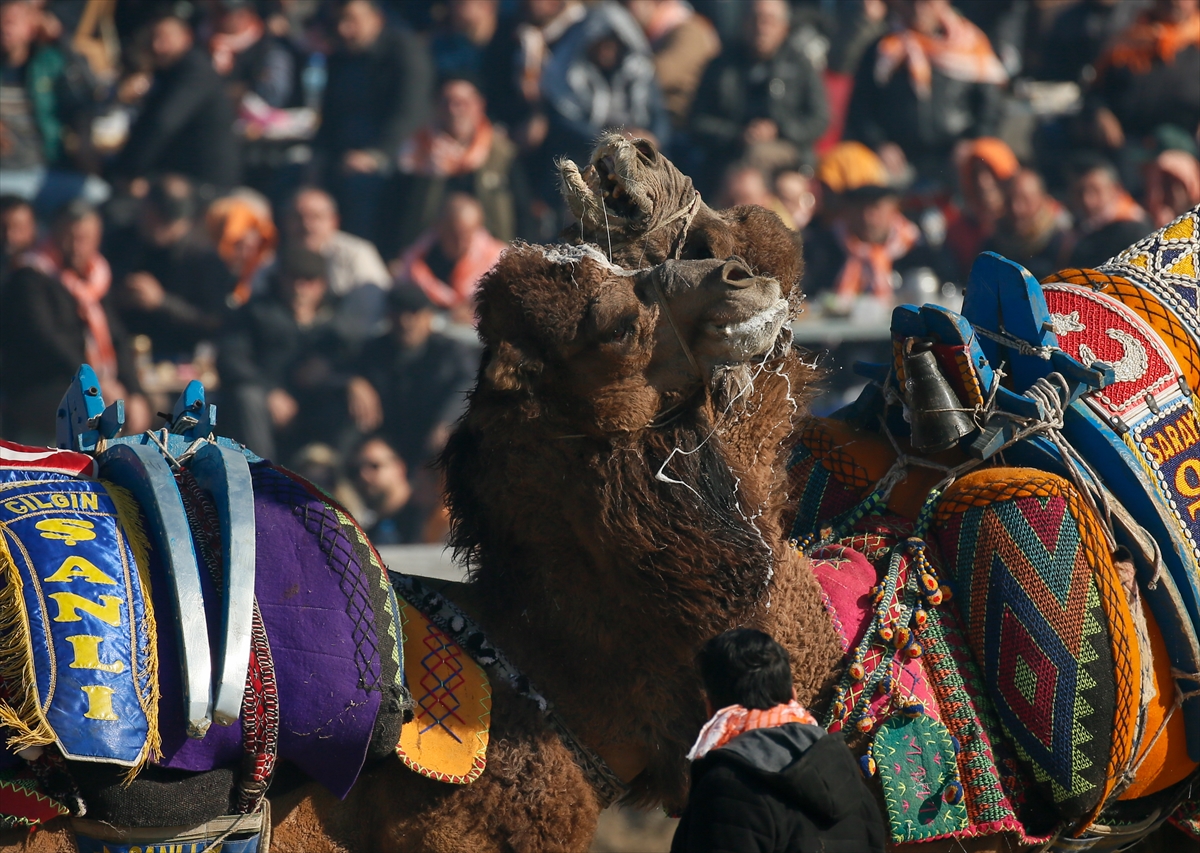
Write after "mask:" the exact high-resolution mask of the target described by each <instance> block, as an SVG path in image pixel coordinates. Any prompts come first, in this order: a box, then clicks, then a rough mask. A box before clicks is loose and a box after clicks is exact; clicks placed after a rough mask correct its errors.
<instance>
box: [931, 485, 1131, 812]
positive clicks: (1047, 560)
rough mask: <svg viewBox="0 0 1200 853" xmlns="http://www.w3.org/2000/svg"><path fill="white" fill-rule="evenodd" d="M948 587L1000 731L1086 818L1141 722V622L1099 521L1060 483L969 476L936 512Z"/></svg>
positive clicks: (1049, 789) (1063, 806) (1064, 803)
mask: <svg viewBox="0 0 1200 853" xmlns="http://www.w3.org/2000/svg"><path fill="white" fill-rule="evenodd" d="M937 528H938V530H937V534H938V540H939V542H940V545H941V551H942V553H943V555H944V557H945V567H946V570H947V578H948V579H949V580H950V582H951V585H952V586H953V587H954V589H955V601H956V603H957V605H958V609H959V612H960V613H962V614H963V615H964V619H965V621H966V624H967V627H968V633H967V636H968V637H969V639H970V644H971V648H972V650H973V651H974V653H975V657H976V660H978V661H979V662H980V665H981V668H982V670H983V676H984V683H985V684H987V685H988V689H989V693H990V696H991V698H992V700H993V702H994V704H995V707H996V710H997V712H998V716H999V718H1000V722H1001V725H1002V726H1003V728H1004V731H1005V732H1006V733H1007V734H1008V736H1009V737H1010V738H1011V740H1012V742H1013V744H1014V746H1015V747H1016V750H1017V754H1018V755H1019V757H1020V759H1021V761H1022V763H1023V764H1024V765H1025V766H1026V767H1027V768H1028V769H1029V770H1030V771H1031V772H1032V774H1033V776H1034V778H1035V779H1036V780H1037V781H1038V783H1039V784H1040V785H1041V786H1042V788H1043V790H1044V792H1045V793H1046V794H1047V795H1048V796H1049V797H1050V799H1051V800H1052V801H1053V802H1054V804H1055V806H1056V807H1057V809H1058V811H1059V812H1060V813H1061V814H1062V815H1063V816H1064V817H1065V818H1068V819H1071V820H1078V819H1080V818H1085V819H1086V818H1088V817H1090V816H1092V815H1093V814H1094V813H1095V811H1096V810H1097V809H1098V808H1099V807H1100V806H1101V805H1102V804H1103V803H1104V801H1105V800H1106V799H1107V797H1108V795H1109V793H1110V791H1111V790H1112V787H1113V785H1114V784H1115V783H1116V781H1117V779H1118V778H1119V777H1120V776H1121V775H1122V774H1123V773H1124V770H1125V768H1126V766H1127V763H1128V761H1129V758H1130V752H1131V750H1132V743H1133V736H1134V727H1135V726H1136V723H1137V718H1138V697H1139V696H1140V662H1139V657H1138V649H1137V644H1136V640H1135V639H1134V634H1133V626H1132V620H1131V617H1130V614H1129V609H1128V605H1127V604H1126V602H1125V597H1124V592H1123V590H1122V588H1121V585H1120V580H1119V578H1118V577H1117V574H1116V570H1115V568H1114V567H1113V565H1112V561H1111V559H1110V558H1109V554H1108V550H1107V548H1106V547H1105V543H1104V540H1103V539H1102V538H1101V535H1100V531H1099V529H1098V524H1097V522H1096V521H1095V520H1094V519H1093V518H1092V517H1091V515H1090V514H1089V513H1087V511H1086V510H1085V509H1084V507H1083V504H1082V501H1081V500H1080V499H1079V497H1078V496H1077V494H1076V493H1075V491H1074V490H1073V489H1072V488H1071V487H1070V485H1069V484H1068V483H1067V482H1066V481H1065V480H1063V479H1061V478H1059V477H1055V476H1053V475H1049V474H1044V473H1042V472H1039V471H1031V470H1028V469H1002V468H997V469H988V470H982V471H975V472H973V473H971V474H968V475H967V476H965V477H963V478H962V479H961V480H959V481H958V482H957V483H955V484H954V485H953V486H951V488H950V489H948V490H947V493H946V495H945V497H944V498H943V500H942V502H941V504H940V505H939V507H938V511H937Z"/></svg>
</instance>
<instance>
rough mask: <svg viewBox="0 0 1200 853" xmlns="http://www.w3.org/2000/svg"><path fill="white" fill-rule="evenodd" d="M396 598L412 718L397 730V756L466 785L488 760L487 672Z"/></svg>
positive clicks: (489, 699) (489, 705)
mask: <svg viewBox="0 0 1200 853" xmlns="http://www.w3.org/2000/svg"><path fill="white" fill-rule="evenodd" d="M399 601H400V624H401V628H402V630H403V633H404V675H405V678H406V679H407V682H408V688H409V690H410V691H411V692H412V696H413V701H414V707H413V710H414V717H413V719H412V721H411V722H408V723H405V724H404V728H403V729H401V731H400V743H399V744H398V745H397V746H396V754H397V755H399V756H400V759H401V760H402V761H403V762H404V764H405V766H406V767H408V768H409V769H411V770H413V771H414V772H416V773H420V774H421V775H422V776H425V777H427V778H429V779H436V780H437V781H439V782H450V783H452V784H455V785H466V784H467V783H469V782H473V781H475V779H477V778H478V777H479V774H480V773H482V772H483V768H484V767H485V766H486V764H487V745H488V731H489V728H490V725H491V715H492V692H491V685H490V683H489V682H488V677H487V674H486V673H485V672H484V671H483V668H482V667H481V666H480V665H479V664H478V663H476V661H475V659H474V658H473V657H472V656H471V655H469V654H467V653H466V652H465V651H464V650H463V649H462V647H461V646H459V645H458V644H457V643H455V642H454V641H453V640H451V639H450V637H448V636H447V635H446V634H445V633H444V632H443V631H442V630H441V629H440V628H438V627H437V626H436V625H434V624H433V623H432V622H430V621H429V619H428V618H426V616H425V615H424V614H423V613H421V611H419V610H417V609H416V607H414V606H413V605H412V604H411V603H410V602H408V601H406V600H404V599H403V598H400V599H399Z"/></svg>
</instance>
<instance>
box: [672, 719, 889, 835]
mask: <svg viewBox="0 0 1200 853" xmlns="http://www.w3.org/2000/svg"><path fill="white" fill-rule="evenodd" d="M883 849H884V828H883V819H882V818H881V817H880V814H879V808H878V806H877V805H876V804H875V799H874V797H873V796H872V795H871V792H870V791H869V790H868V789H867V786H866V784H865V783H864V782H863V779H862V774H861V773H860V772H859V769H858V765H857V763H856V762H855V760H854V756H853V755H851V753H850V750H849V749H848V748H847V747H846V744H845V741H843V740H842V738H841V736H840V735H830V734H826V732H825V731H824V729H822V728H820V727H819V726H810V725H803V724H801V723H788V724H786V725H782V726H776V727H773V728H762V729H753V730H751V731H748V732H746V733H744V734H741V735H738V736H737V737H735V738H734V739H733V740H731V741H730V742H729V743H728V744H726V745H725V746H723V747H720V748H719V749H714V750H712V751H711V752H710V753H708V754H707V755H705V756H704V757H703V758H701V759H699V760H697V761H696V762H695V763H694V764H693V765H692V792H691V796H690V797H689V799H688V804H687V808H686V809H685V810H684V812H683V818H682V820H680V822H679V827H678V828H677V829H676V831H675V839H674V841H673V842H672V844H671V853H808V851H818V850H820V851H826V853H873V851H880V853H882V851H883Z"/></svg>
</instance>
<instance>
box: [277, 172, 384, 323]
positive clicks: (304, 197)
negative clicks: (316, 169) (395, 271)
mask: <svg viewBox="0 0 1200 853" xmlns="http://www.w3.org/2000/svg"><path fill="white" fill-rule="evenodd" d="M339 224H340V223H339V221H338V211H337V203H336V202H335V201H334V200H333V196H331V195H329V193H327V192H325V191H324V190H322V189H318V188H316V187H306V188H304V189H302V190H300V192H298V193H296V196H295V198H294V199H293V200H292V204H291V209H290V210H289V211H288V217H287V229H288V241H289V243H290V244H291V245H297V246H304V247H305V248H306V249H308V250H309V251H311V252H316V253H317V254H318V255H320V256H321V257H323V258H324V259H325V262H326V264H327V265H328V276H329V290H330V292H331V293H332V294H333V295H334V297H336V298H337V300H338V305H337V313H338V318H339V323H338V325H339V328H340V329H341V331H342V333H343V334H344V335H346V336H347V337H349V338H351V339H355V340H357V339H361V338H364V337H368V336H369V335H371V334H373V333H374V332H375V331H376V326H377V325H378V324H379V320H380V318H381V317H382V316H383V313H384V299H385V298H386V297H385V293H386V291H387V290H389V289H390V288H391V286H392V277H391V274H390V273H389V272H388V271H387V267H386V266H384V263H383V258H381V257H380V256H379V251H378V250H377V249H376V248H375V245H374V244H373V243H371V242H370V241H369V240H364V239H362V238H361V237H355V236H354V235H353V234H347V233H346V232H345V231H340V230H338V226H339Z"/></svg>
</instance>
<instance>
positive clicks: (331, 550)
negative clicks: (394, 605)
mask: <svg viewBox="0 0 1200 853" xmlns="http://www.w3.org/2000/svg"><path fill="white" fill-rule="evenodd" d="M251 474H252V477H253V481H254V520H255V527H256V530H255V536H256V557H257V559H256V574H255V585H254V589H255V597H256V598H257V600H258V606H259V610H260V612H261V614H262V619H263V624H264V626H265V627H266V634H267V641H268V643H269V645H270V647H271V657H272V659H273V661H274V666H275V677H276V684H277V687H278V692H279V732H278V737H279V758H280V759H282V760H287V761H291V762H292V763H293V764H295V765H296V766H297V767H298V768H299V769H301V770H303V771H304V772H305V773H306V774H308V775H309V776H310V777H312V778H313V779H315V780H316V781H318V782H320V783H321V784H323V785H324V786H325V787H326V788H328V789H329V790H330V791H331V792H332V793H333V794H335V795H337V796H338V797H344V796H345V795H346V793H347V792H348V791H349V790H350V787H351V786H352V785H353V784H354V781H355V780H356V779H357V778H358V774H359V772H360V771H361V770H362V767H363V763H364V761H365V760H366V757H367V748H368V745H369V744H370V742H371V737H372V733H373V731H374V729H375V726H376V722H377V720H378V718H379V717H380V712H381V710H383V711H384V712H385V713H386V714H395V713H396V712H398V711H399V710H400V705H401V697H402V691H403V688H402V686H401V676H400V674H399V665H398V663H399V662H398V660H395V659H394V656H395V654H396V651H395V645H396V643H395V636H396V635H395V633H394V630H392V631H389V623H392V621H393V619H394V617H393V616H392V614H390V613H388V612H387V611H388V610H389V609H391V608H388V607H387V604H386V602H387V595H388V590H389V585H388V583H387V579H386V573H385V572H384V569H383V566H382V565H380V564H379V563H378V562H377V558H376V557H375V555H374V554H373V552H372V550H371V548H370V546H369V545H367V543H366V538H365V537H364V536H363V535H362V534H361V531H359V530H358V529H357V528H356V526H355V525H354V523H353V521H351V520H350V518H349V516H348V515H346V514H343V513H342V512H340V511H339V510H338V509H337V508H335V507H334V506H332V505H331V504H330V503H327V502H326V501H325V500H323V499H322V498H321V497H320V495H319V493H318V492H317V490H316V489H315V488H314V487H312V486H309V485H307V484H305V483H303V481H300V480H298V479H294V478H293V477H291V476H288V475H287V474H286V473H284V472H283V471H281V470H279V469H276V468H274V467H273V466H271V465H270V464H269V463H265V462H264V463H259V464H256V465H252V466H251ZM152 559H153V557H152ZM154 570H155V571H156V576H158V577H162V576H163V575H161V574H157V572H159V571H161V567H159V566H155V567H154ZM205 580H206V581H207V580H208V579H207V578H205ZM165 587H166V584H163V583H159V584H156V585H155V587H154V593H153V599H154V605H155V609H156V612H157V613H159V614H163V613H169V612H171V610H172V608H173V605H172V604H171V602H170V601H169V600H167V597H166V589H165ZM205 592H206V605H207V606H206V609H207V611H208V612H207V615H208V621H209V635H210V636H214V637H215V636H219V633H218V629H219V626H220V615H219V608H218V607H217V606H215V605H216V602H218V601H219V598H218V596H217V595H216V593H215V591H213V590H212V589H211V587H210V588H209V589H206V590H205ZM381 605H382V606H381ZM377 611H378V612H377ZM158 624H159V626H160V629H159V639H158V653H159V661H160V662H161V663H160V673H161V674H160V686H161V690H160V692H161V697H162V698H161V700H160V703H159V730H160V733H161V737H162V753H163V754H162V758H161V759H160V760H159V761H158V764H159V765H160V766H163V767H170V768H174V769H178V770H193V771H202V770H211V769H214V768H216V767H222V766H228V765H231V764H235V763H237V762H238V761H240V759H241V756H242V727H241V725H240V723H235V724H234V725H232V726H227V727H225V726H218V725H213V726H211V727H210V728H209V730H208V733H207V734H206V735H205V737H204V738H203V739H200V740H193V739H190V738H188V737H187V736H186V734H185V725H184V722H185V717H184V709H183V690H182V686H181V681H180V670H179V665H178V663H177V661H178V660H179V654H178V646H177V643H176V638H175V635H174V632H172V631H168V630H162V628H163V626H164V624H169V623H167V620H164V619H163V618H162V616H161V615H160V616H159V622H158ZM392 746H394V744H392Z"/></svg>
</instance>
